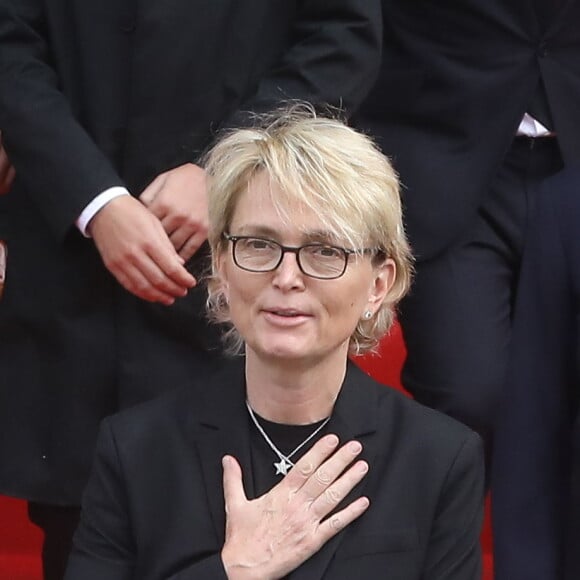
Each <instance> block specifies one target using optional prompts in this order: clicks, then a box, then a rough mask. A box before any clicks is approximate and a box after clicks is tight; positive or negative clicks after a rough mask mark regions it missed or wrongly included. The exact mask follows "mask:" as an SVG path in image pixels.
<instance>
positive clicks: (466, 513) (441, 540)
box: [421, 433, 484, 580]
mask: <svg viewBox="0 0 580 580" xmlns="http://www.w3.org/2000/svg"><path fill="white" fill-rule="evenodd" d="M483 482H484V476H483V445H482V442H481V439H480V437H479V436H478V435H476V434H475V433H473V434H471V435H470V436H469V437H468V438H467V439H466V440H465V441H464V442H463V445H462V446H461V447H460V449H459V451H458V453H457V455H456V457H455V460H454V461H453V464H452V465H451V467H450V469H449V472H448V474H447V478H446V481H445V484H444V487H443V490H442V492H441V496H440V498H439V502H438V506H437V511H436V513H435V519H434V522H433V527H432V530H431V536H430V538H429V547H428V550H427V555H426V558H425V563H424V568H423V574H422V576H421V580H479V579H480V578H481V565H482V564H481V547H480V544H479V536H480V533H481V526H482V521H483V496H484V492H483Z"/></svg>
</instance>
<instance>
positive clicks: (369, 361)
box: [0, 327, 492, 580]
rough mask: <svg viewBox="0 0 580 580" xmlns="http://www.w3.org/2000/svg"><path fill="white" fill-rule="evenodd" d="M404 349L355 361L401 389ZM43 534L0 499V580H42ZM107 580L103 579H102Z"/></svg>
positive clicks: (485, 540)
mask: <svg viewBox="0 0 580 580" xmlns="http://www.w3.org/2000/svg"><path fill="white" fill-rule="evenodd" d="M404 357H405V349H404V346H403V342H402V339H401V333H400V330H399V328H398V327H396V328H395V330H394V331H393V333H392V335H391V336H390V337H389V338H388V339H386V340H385V341H384V342H383V344H382V345H381V353H380V356H377V357H364V358H361V359H358V360H357V362H358V363H359V364H360V366H361V367H363V368H364V369H365V370H366V371H367V372H369V373H370V374H372V375H373V376H374V377H375V378H376V379H377V380H378V381H380V382H382V383H385V384H389V385H393V386H395V387H397V388H400V381H399V371H400V369H401V365H402V363H403V359H404ZM41 543H42V533H41V532H40V531H39V530H38V529H37V528H36V527H34V526H33V525H32V524H30V523H29V522H28V519H27V516H26V503H25V502H23V501H21V500H16V499H11V498H7V497H3V496H0V580H42V574H41V565H40V549H41ZM491 545H492V542H491V531H490V526H489V509H488V516H487V518H486V524H485V527H484V530H483V534H482V546H483V549H484V577H483V580H492V555H491ZM103 580H106V579H103Z"/></svg>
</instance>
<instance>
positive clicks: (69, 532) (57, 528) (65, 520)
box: [28, 502, 80, 580]
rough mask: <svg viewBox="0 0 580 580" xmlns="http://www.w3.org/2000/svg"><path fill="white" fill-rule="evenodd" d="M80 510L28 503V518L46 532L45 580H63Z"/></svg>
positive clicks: (43, 556)
mask: <svg viewBox="0 0 580 580" xmlns="http://www.w3.org/2000/svg"><path fill="white" fill-rule="evenodd" d="M79 515H80V508H78V507H62V506H55V505H47V504H42V503H36V502H29V503H28V518H29V519H30V521H31V522H32V523H33V524H35V525H37V526H38V527H39V528H41V529H42V531H43V532H44V542H43V545H42V570H43V576H44V580H62V579H63V578H64V572H65V569H66V563H67V560H68V555H69V553H70V551H71V547H72V537H73V534H74V532H75V530H76V527H77V525H78V523H79Z"/></svg>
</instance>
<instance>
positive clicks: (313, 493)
mask: <svg viewBox="0 0 580 580" xmlns="http://www.w3.org/2000/svg"><path fill="white" fill-rule="evenodd" d="M361 451H362V445H361V444H360V443H359V442H358V441H349V442H348V443H346V444H345V445H343V446H342V447H341V448H340V449H339V450H338V451H336V453H334V455H332V457H330V458H329V459H327V460H326V461H325V462H324V463H322V464H320V465H319V466H318V467H317V468H316V469H315V471H314V472H313V473H312V475H311V476H310V477H309V478H308V480H307V481H306V482H305V483H304V485H303V486H302V488H301V489H300V495H302V496H304V497H305V498H306V499H307V500H315V499H316V498H317V497H318V496H319V495H320V494H322V493H324V492H325V491H326V490H327V489H328V488H329V487H330V486H331V485H332V483H334V482H335V481H336V480H337V479H338V477H339V476H340V474H341V473H343V472H344V470H345V469H346V468H347V467H348V466H349V465H350V464H351V463H352V462H353V461H354V460H355V459H356V458H357V457H358V455H359V454H360V452H361Z"/></svg>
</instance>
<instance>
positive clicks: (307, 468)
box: [300, 461, 315, 477]
mask: <svg viewBox="0 0 580 580" xmlns="http://www.w3.org/2000/svg"><path fill="white" fill-rule="evenodd" d="M314 469H315V466H314V464H313V463H312V462H310V461H309V462H308V463H305V464H304V465H302V466H301V467H300V473H301V474H302V475H304V476H306V477H309V476H310V475H312V474H313V473H314Z"/></svg>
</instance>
